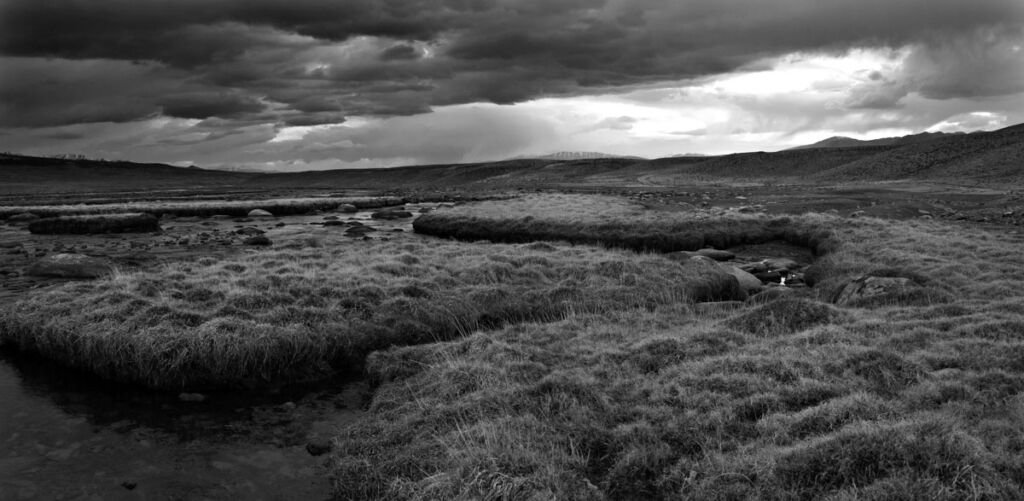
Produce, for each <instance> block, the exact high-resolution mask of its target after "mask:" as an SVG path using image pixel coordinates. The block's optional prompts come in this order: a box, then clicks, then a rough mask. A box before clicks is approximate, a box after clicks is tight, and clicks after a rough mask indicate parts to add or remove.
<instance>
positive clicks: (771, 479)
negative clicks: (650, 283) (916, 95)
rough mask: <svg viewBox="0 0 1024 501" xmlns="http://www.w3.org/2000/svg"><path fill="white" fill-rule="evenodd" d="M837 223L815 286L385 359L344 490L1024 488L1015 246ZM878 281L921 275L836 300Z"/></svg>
mask: <svg viewBox="0 0 1024 501" xmlns="http://www.w3.org/2000/svg"><path fill="white" fill-rule="evenodd" d="M442 214H443V213H442ZM519 216H521V215H517V217H519ZM500 217H508V215H507V214H499V215H498V218H500ZM833 221H834V222H835V223H837V224H836V228H837V229H836V231H835V233H834V234H833V236H832V238H833V239H834V240H835V245H836V246H835V248H834V249H832V252H830V253H829V254H828V255H827V256H826V257H824V258H822V259H821V260H820V261H819V262H818V263H817V264H816V265H815V270H814V272H813V273H814V274H815V275H816V278H817V284H818V285H817V286H816V287H815V289H814V290H813V291H812V292H811V294H810V295H808V296H806V297H802V298H801V297H790V298H786V299H781V300H778V301H775V302H772V303H769V304H766V305H761V306H750V307H748V308H744V309H740V310H723V311H721V312H718V313H715V312H714V311H713V310H705V309H701V310H697V309H695V308H692V307H690V306H687V305H663V306H659V307H657V308H655V309H654V310H640V309H629V308H624V309H619V310H617V311H615V312H609V313H606V314H576V315H571V316H570V317H568V318H566V319H565V320H562V321H559V322H556V323H546V324H521V325H516V326H510V327H507V328H505V329H502V330H500V331H497V332H478V333H475V334H473V335H471V336H469V337H466V338H462V339H458V340H455V341H450V342H443V343H435V344H430V345H420V346H412V347H404V348H396V349H391V350H388V351H384V352H378V353H375V354H374V355H372V356H371V357H370V362H369V369H370V371H371V373H372V374H373V375H374V377H375V378H376V380H378V381H379V382H381V386H380V388H379V390H378V392H377V394H376V396H375V398H374V400H373V402H372V404H371V407H370V410H369V413H368V415H369V418H368V419H366V420H365V421H363V422H362V423H359V424H357V425H356V426H353V427H351V428H348V429H346V430H344V431H343V433H342V434H341V435H340V436H339V437H338V439H337V440H336V442H335V445H336V447H337V451H336V452H335V455H334V458H333V463H332V464H333V470H334V475H335V487H336V489H337V492H338V495H339V497H340V498H343V499H552V498H554V499H680V498H682V499H842V500H846V499H850V500H852V499H949V500H954V499H1020V498H1021V497H1024V307H1022V305H1024V271H1022V270H1024V255H1022V254H1021V253H1020V252H1019V248H1020V244H1021V242H1020V240H1019V239H1015V238H1013V237H1008V236H1005V235H998V234H992V233H988V232H985V231H980V230H977V231H976V230H971V229H965V228H962V227H953V226H949V225H944V224H941V223H932V222H892V221H881V220H875V219H864V220H854V221H838V220H833ZM840 223H841V224H840ZM865 273H871V274H876V275H879V276H900V277H905V278H910V279H911V280H912V283H913V284H914V285H913V286H912V287H911V288H909V289H907V290H903V291H901V292H899V293H893V294H888V295H882V296H878V297H875V298H873V299H872V300H870V301H863V302H861V303H858V304H857V306H856V307H837V306H834V305H830V304H828V302H829V300H830V299H831V298H832V297H834V295H835V293H836V292H837V290H838V289H839V288H841V287H842V285H843V284H844V283H845V282H846V281H848V280H849V279H850V278H853V277H857V276H860V275H862V274H865Z"/></svg>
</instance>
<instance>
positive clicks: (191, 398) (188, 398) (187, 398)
mask: <svg viewBox="0 0 1024 501" xmlns="http://www.w3.org/2000/svg"><path fill="white" fill-rule="evenodd" d="M178 400H181V401H182V402H204V401H206V395H203V394H202V393H179V394H178Z"/></svg>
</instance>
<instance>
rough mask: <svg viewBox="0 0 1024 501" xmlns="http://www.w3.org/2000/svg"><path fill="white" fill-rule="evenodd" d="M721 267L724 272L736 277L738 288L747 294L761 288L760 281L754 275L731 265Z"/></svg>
mask: <svg viewBox="0 0 1024 501" xmlns="http://www.w3.org/2000/svg"><path fill="white" fill-rule="evenodd" d="M722 269H723V270H724V271H725V272H726V273H728V274H730V275H732V276H734V277H736V281H738V282H739V283H740V288H741V289H743V291H744V292H746V293H747V294H753V293H756V292H758V291H760V290H761V287H762V284H761V281H760V280H758V279H757V277H755V276H754V275H751V274H750V273H747V272H745V271H743V270H741V269H739V268H737V267H735V266H731V265H722Z"/></svg>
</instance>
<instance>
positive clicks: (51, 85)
mask: <svg viewBox="0 0 1024 501" xmlns="http://www.w3.org/2000/svg"><path fill="white" fill-rule="evenodd" d="M1021 122H1024V1H1021V0H970V1H967V0H771V1H768V0H283V1H279V0H173V1H166V0H46V1H42V0H0V151H10V152H15V153H22V154H31V155H58V154H80V155H85V156H87V157H90V158H106V159H118V160H132V161H142V162H164V163H171V164H175V165H198V166H201V167H207V168H224V169H248V170H280V171H301V170H313V169H337V168H362V167H389V166H396V165H412V164H437V163H455V162H478V161H491V160H501V159H505V158H510V157H516V156H524V155H525V156H529V155H540V154H546V153H552V152H557V151H598V152H604V153H608V154H619V155H636V156H642V157H647V158H656V157H665V156H671V155H680V154H723V153H732V152H741V151H775V150H779V149H784V148H788V147H792V146H795V145H800V144H808V143H813V142H816V141H819V140H822V139H825V138H828V137H831V136H837V135H842V136H849V137H854V138H858V139H873V138H879V137H889V136H899V135H905V134H912V133H919V132H923V131H930V132H936V131H941V132H958V131H973V130H993V129H998V128H1001V127H1005V126H1009V125H1014V124H1018V123H1021Z"/></svg>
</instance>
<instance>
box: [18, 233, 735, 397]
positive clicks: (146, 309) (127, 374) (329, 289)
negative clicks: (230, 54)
mask: <svg viewBox="0 0 1024 501" xmlns="http://www.w3.org/2000/svg"><path fill="white" fill-rule="evenodd" d="M285 247H288V248H283V249H281V250H276V251H262V252H258V253H253V254H250V255H247V256H242V257H239V258H237V259H230V260H226V261H217V260H214V259H210V258H204V259H201V260H199V261H198V262H195V263H178V264H173V265H169V266H167V267H165V268H163V269H160V270H158V271H156V272H138V273H130V274H118V275H116V276H114V277H112V278H109V279H102V280H100V281H97V282H95V283H87V284H69V285H66V286H63V287H62V288H59V289H57V290H54V291H50V292H45V293H41V294H37V295H34V296H31V297H29V298H27V299H25V300H22V301H20V302H18V303H17V304H15V305H14V306H13V307H11V308H10V309H9V310H7V311H5V312H4V313H3V314H2V315H0V340H2V341H7V342H11V343H13V344H15V345H18V346H20V347H22V348H24V349H27V350H31V351H35V352H39V353H40V354H42V355H45V356H47V357H49V358H52V359H56V360H58V361H61V362H63V363H65V364H68V365H71V366H75V367H80V368H85V369H89V370H91V371H94V372H96V373H99V374H100V375H102V376H105V377H108V378H113V379H118V380H124V381H132V382H139V383H143V384H146V385H150V386H153V387H160V388H175V389H177V388H181V387H231V386H240V385H253V384H260V383H265V382H275V383H280V382H289V381H296V380H305V379H311V378H316V377H322V376H324V375H326V374H329V373H330V372H332V371H334V370H358V369H359V368H361V366H362V364H363V359H364V357H365V356H366V354H367V353H369V352H370V351H372V350H375V349H379V348H386V347H388V346H391V345H401V344H411V343H424V342H430V341H437V340H443V339H450V338H453V337H456V336H459V335H463V334H466V333H469V332H472V331H473V330H476V329H480V328H495V327H500V326H502V325H505V324H508V323H516V322H525V321H550V320H557V319H559V318H562V317H564V316H565V315H566V314H568V313H569V312H588V311H614V310H617V309H621V308H631V307H640V308H654V307H657V306H658V305H662V304H672V303H679V302H682V303H687V302H692V301H695V300H701V299H703V298H704V296H705V295H706V294H709V293H712V294H718V293H719V292H720V291H722V290H727V289H728V288H729V287H730V286H731V285H732V282H731V281H730V279H729V276H728V275H727V274H725V273H719V274H717V275H715V274H710V273H708V272H707V271H706V270H701V269H695V268H687V267H681V266H679V265H677V264H674V263H671V262H669V261H667V260H664V259H660V258H658V257H655V256H634V255H630V254H628V253H624V252H615V251H606V250H600V249H593V248H565V247H553V248H552V249H551V250H548V249H546V248H542V249H539V250H535V249H531V248H530V247H529V246H490V245H474V244H463V243H444V244H436V245H427V244H407V245H402V246H391V245H388V244H387V243H377V242H356V243H352V244H348V245H347V246H345V247H320V248H305V249H295V248H294V247H293V246H285Z"/></svg>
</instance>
